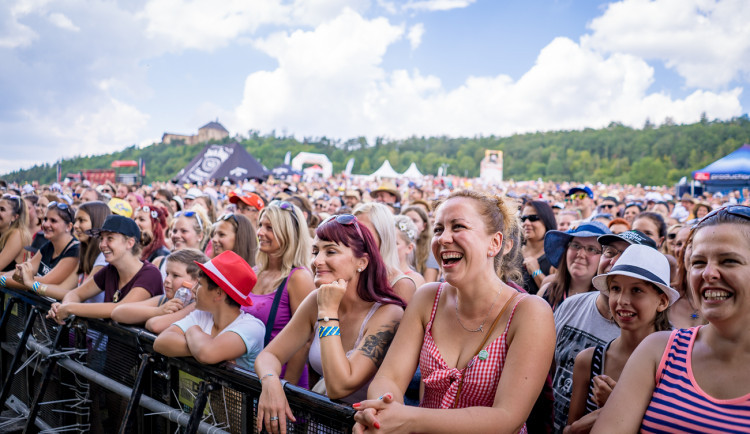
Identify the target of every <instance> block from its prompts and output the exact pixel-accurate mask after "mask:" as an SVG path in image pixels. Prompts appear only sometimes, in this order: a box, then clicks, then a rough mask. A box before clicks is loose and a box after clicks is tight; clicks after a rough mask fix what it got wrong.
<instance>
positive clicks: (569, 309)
mask: <svg viewBox="0 0 750 434" xmlns="http://www.w3.org/2000/svg"><path fill="white" fill-rule="evenodd" d="M598 296H599V291H591V292H587V293H585V294H577V295H574V296H572V297H568V298H567V299H566V300H565V301H564V302H563V303H562V304H560V306H558V307H557V309H556V310H555V333H556V335H557V339H556V344H555V378H554V380H553V382H552V391H553V393H554V396H555V404H554V410H555V432H562V430H563V428H565V425H567V423H568V410H569V408H570V395H571V393H572V390H573V364H574V363H575V359H576V356H577V355H578V353H580V352H581V351H582V350H584V349H586V348H588V347H594V346H596V345H599V344H605V343H607V342H609V341H611V340H612V339H614V338H616V337H618V336H620V328H619V327H617V324H615V322H614V321H610V320H608V319H607V318H604V317H603V316H602V314H601V313H600V312H599V309H597V308H596V298H597V297H598Z"/></svg>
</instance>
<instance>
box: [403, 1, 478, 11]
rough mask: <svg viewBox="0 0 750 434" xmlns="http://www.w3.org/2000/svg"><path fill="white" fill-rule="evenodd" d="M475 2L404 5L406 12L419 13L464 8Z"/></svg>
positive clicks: (436, 2) (428, 2)
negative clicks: (413, 11)
mask: <svg viewBox="0 0 750 434" xmlns="http://www.w3.org/2000/svg"><path fill="white" fill-rule="evenodd" d="M474 1H476V0H409V1H408V2H407V3H406V4H405V5H404V9H406V10H409V9H411V10H419V11H449V10H451V9H461V8H465V7H467V6H469V5H471V4H472V3H474Z"/></svg>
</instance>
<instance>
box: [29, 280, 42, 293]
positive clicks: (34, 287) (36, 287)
mask: <svg viewBox="0 0 750 434" xmlns="http://www.w3.org/2000/svg"><path fill="white" fill-rule="evenodd" d="M41 285H42V284H41V283H39V282H34V284H33V285H31V290H32V291H34V292H39V287H40V286H41Z"/></svg>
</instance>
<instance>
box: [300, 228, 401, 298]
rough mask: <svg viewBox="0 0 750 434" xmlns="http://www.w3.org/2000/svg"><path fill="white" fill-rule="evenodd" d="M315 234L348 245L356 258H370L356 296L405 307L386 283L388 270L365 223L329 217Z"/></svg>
mask: <svg viewBox="0 0 750 434" xmlns="http://www.w3.org/2000/svg"><path fill="white" fill-rule="evenodd" d="M355 225H357V226H359V229H360V230H361V231H362V238H360V236H359V232H357V227H356V226H355ZM315 235H316V236H317V237H318V238H319V239H321V240H324V241H331V242H334V243H337V244H343V245H344V246H346V247H349V248H350V249H352V253H353V254H354V256H355V257H357V258H363V257H367V258H368V259H369V265H368V266H367V268H365V269H364V270H362V273H361V274H360V277H359V282H358V283H357V295H359V298H361V299H362V300H364V301H367V302H377V303H383V304H397V305H399V306H401V307H404V308H405V307H406V302H405V301H404V300H403V299H402V298H401V297H399V296H398V295H396V293H395V292H393V288H391V285H390V284H389V283H388V270H387V268H386V266H385V263H384V262H383V258H382V257H381V256H380V251H378V247H377V245H376V244H375V239H374V238H373V237H372V233H370V230H369V229H367V228H366V227H365V226H364V225H361V224H359V222H357V221H355V223H354V224H351V225H343V224H340V223H337V222H336V220H335V219H332V220H331V221H329V222H327V223H324V224H322V225H320V226H318V228H317V229H316V230H315Z"/></svg>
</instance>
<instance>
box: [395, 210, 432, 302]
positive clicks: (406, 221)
mask: <svg viewBox="0 0 750 434" xmlns="http://www.w3.org/2000/svg"><path fill="white" fill-rule="evenodd" d="M394 220H395V222H396V248H397V249H398V264H399V270H401V272H402V273H404V274H406V276H407V277H408V278H409V279H411V280H412V281H413V282H414V285H416V287H417V288H419V287H420V286H422V285H424V283H425V280H424V277H422V275H421V274H419V272H418V271H417V270H416V269H415V268H414V265H413V264H414V250H415V248H416V244H415V241H416V237H417V227H416V226H414V222H412V221H411V219H410V218H409V217H406V216H404V215H397V216H395V217H394Z"/></svg>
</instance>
